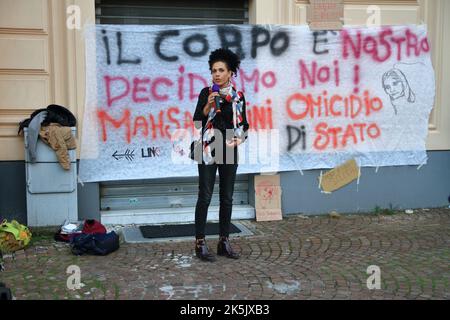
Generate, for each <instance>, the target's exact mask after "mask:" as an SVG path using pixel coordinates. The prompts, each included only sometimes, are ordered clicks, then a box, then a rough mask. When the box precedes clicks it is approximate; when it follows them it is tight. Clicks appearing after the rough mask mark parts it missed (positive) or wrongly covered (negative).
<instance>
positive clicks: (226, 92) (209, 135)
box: [203, 84, 247, 164]
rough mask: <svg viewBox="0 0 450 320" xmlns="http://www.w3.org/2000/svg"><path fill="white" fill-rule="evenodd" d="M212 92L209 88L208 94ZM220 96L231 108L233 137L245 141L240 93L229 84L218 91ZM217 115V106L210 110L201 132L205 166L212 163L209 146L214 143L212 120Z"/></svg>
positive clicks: (241, 95)
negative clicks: (230, 104)
mask: <svg viewBox="0 0 450 320" xmlns="http://www.w3.org/2000/svg"><path fill="white" fill-rule="evenodd" d="M211 92H212V86H211V87H210V88H209V93H210V94H211ZM220 95H221V96H222V97H225V100H226V101H227V102H231V103H232V107H233V129H234V136H235V137H236V138H239V139H246V138H247V136H245V135H244V133H245V132H244V123H243V117H242V108H243V104H244V103H243V102H244V100H243V97H244V95H243V94H242V92H241V91H236V89H235V88H234V87H233V86H232V85H231V84H230V85H229V86H228V87H226V88H222V89H220ZM216 115H217V106H215V107H214V108H211V110H210V111H209V114H208V120H207V121H206V125H205V128H204V132H203V161H204V162H205V164H212V163H214V157H213V156H212V150H211V146H210V144H211V143H212V142H213V141H214V140H213V137H214V129H215V128H214V125H213V123H214V121H213V120H214V118H215V116H216Z"/></svg>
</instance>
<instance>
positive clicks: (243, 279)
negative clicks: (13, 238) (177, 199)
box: [1, 208, 450, 300]
mask: <svg viewBox="0 0 450 320" xmlns="http://www.w3.org/2000/svg"><path fill="white" fill-rule="evenodd" d="M242 223H243V224H244V225H245V226H246V227H247V228H249V229H250V230H252V231H253V232H254V233H255V234H254V235H253V236H243V237H238V238H234V239H232V244H233V247H234V248H235V250H236V251H238V252H240V253H241V258H240V259H239V260H231V259H227V258H225V257H218V259H217V261H216V262H215V263H209V262H203V261H200V260H198V259H197V258H196V257H195V255H194V252H193V245H192V244H193V241H192V240H187V241H179V242H173V241H167V242H164V243H145V244H128V243H122V244H121V248H120V249H119V250H118V251H117V252H114V253H112V254H110V255H108V256H105V257H98V256H81V257H75V256H73V255H72V254H71V252H70V250H68V247H67V245H66V244H60V243H56V242H54V243H51V242H50V243H37V244H36V245H35V246H32V247H29V248H27V249H26V250H25V251H22V252H16V253H15V254H14V255H9V256H8V255H6V257H5V255H4V257H3V258H4V265H5V271H3V272H2V273H1V277H2V282H4V283H5V284H6V285H7V286H10V287H11V288H12V289H13V292H14V294H15V296H16V298H17V299H19V300H20V299H61V300H63V299H72V300H79V299H80V300H81V299H107V300H114V299H164V300H165V299H199V300H203V299H227V300H242V299H256V300H258V299H269V300H274V299H275V300H276V299H289V300H290V299H295V300H297V299H342V300H346V299H361V300H371V299H377V300H378V299H443V300H448V299H449V298H450V292H449V285H448V283H449V280H448V279H449V278H450V270H449V268H448V257H449V255H450V246H449V244H450V237H449V235H450V210H449V209H446V208H441V209H429V210H428V211H421V210H415V211H414V214H406V213H399V214H396V215H393V216H374V215H372V214H366V215H353V216H349V215H345V214H343V213H342V214H341V216H340V218H339V219H335V218H330V217H328V216H326V215H325V216H308V217H305V216H302V215H290V216H288V217H285V218H283V220H281V221H277V222H264V223H263V222H256V221H251V220H246V221H242ZM208 240H209V242H208V243H209V246H210V248H211V249H212V250H213V252H214V248H215V246H216V244H217V240H216V239H212V238H211V239H208ZM70 265H77V266H79V267H80V270H81V279H80V281H81V283H85V284H86V286H85V287H83V288H81V289H80V290H75V291H72V290H68V289H67V281H68V279H69V277H70V276H72V275H71V274H67V273H66V270H67V267H68V266H70ZM371 265H376V266H378V267H379V268H380V271H381V274H380V277H381V289H373V290H370V289H369V288H367V282H366V281H367V279H368V278H369V276H370V274H368V273H367V272H366V271H367V268H368V267H369V266H371ZM36 290H39V294H37V293H36V292H35V291H36Z"/></svg>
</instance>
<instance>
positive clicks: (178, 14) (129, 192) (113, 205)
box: [96, 0, 249, 213]
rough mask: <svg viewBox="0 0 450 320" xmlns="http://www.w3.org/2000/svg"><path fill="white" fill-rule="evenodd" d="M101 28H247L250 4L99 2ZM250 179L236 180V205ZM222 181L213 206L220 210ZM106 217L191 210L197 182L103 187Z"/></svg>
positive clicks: (244, 199) (243, 200)
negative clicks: (233, 26)
mask: <svg viewBox="0 0 450 320" xmlns="http://www.w3.org/2000/svg"><path fill="white" fill-rule="evenodd" d="M96 22H97V23H99V24H247V23H248V0H228V1H217V0H194V1H187V0H185V1H180V0H175V1H174V0H171V1H167V0H164V1H162V0H152V1H149V0H132V1H121V0H96ZM248 188H249V186H248V175H238V176H237V177H236V184H235V192H234V197H233V204H234V205H248V204H249V197H248ZM218 191H219V177H217V179H216V184H215V186H214V194H213V198H212V200H211V206H218V205H219V192H218ZM100 193H101V205H100V206H101V211H102V212H103V213H107V212H111V213H112V212H114V211H126V210H145V209H152V210H153V209H159V208H160V209H167V208H174V209H177V208H192V207H195V204H196V201H197V195H198V177H193V178H192V177H191V178H168V179H151V180H133V181H114V182H104V183H101V184H100Z"/></svg>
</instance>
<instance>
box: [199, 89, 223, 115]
mask: <svg viewBox="0 0 450 320" xmlns="http://www.w3.org/2000/svg"><path fill="white" fill-rule="evenodd" d="M215 97H219V93H218V92H211V94H210V95H209V96H208V102H207V103H206V105H205V107H204V108H203V114H204V115H205V116H207V115H208V113H209V111H210V110H211V108H212V105H213V103H214V98H215Z"/></svg>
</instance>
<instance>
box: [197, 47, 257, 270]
mask: <svg viewBox="0 0 450 320" xmlns="http://www.w3.org/2000/svg"><path fill="white" fill-rule="evenodd" d="M208 63H209V69H210V71H211V75H212V82H213V85H212V86H211V87H206V88H204V89H203V90H202V91H201V92H200V94H199V97H198V102H197V107H196V110H195V113H194V122H196V126H197V128H199V124H200V121H201V127H202V143H203V145H202V151H203V152H202V162H201V163H199V164H198V173H199V193H198V200H197V205H196V208H195V238H196V243H195V253H196V255H197V257H199V258H200V259H202V260H204V261H215V256H214V255H213V254H212V253H211V252H210V251H209V249H208V247H207V245H206V241H205V225H206V220H207V215H208V207H209V204H210V202H211V197H212V193H213V188H214V183H215V180H216V172H217V170H218V171H219V179H220V181H219V198H220V209H219V225H220V232H219V243H218V244H217V254H218V255H222V256H225V257H228V258H232V259H237V258H239V255H238V254H237V253H236V252H235V251H233V249H232V248H231V245H230V241H229V238H228V236H229V229H230V223H231V212H232V204H233V191H234V182H235V178H236V171H237V167H238V163H237V162H238V155H237V146H238V145H239V144H241V143H243V142H244V141H245V140H246V139H247V130H248V128H249V125H248V123H247V117H246V114H245V98H244V95H243V94H242V92H238V91H237V90H236V88H234V87H233V86H232V84H231V77H232V76H233V75H234V76H236V75H237V70H238V69H239V65H240V60H239V57H238V56H237V55H236V54H235V53H233V52H232V51H231V50H229V49H222V48H221V49H217V50H215V51H213V52H212V53H211V54H210V56H209V61H208Z"/></svg>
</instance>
